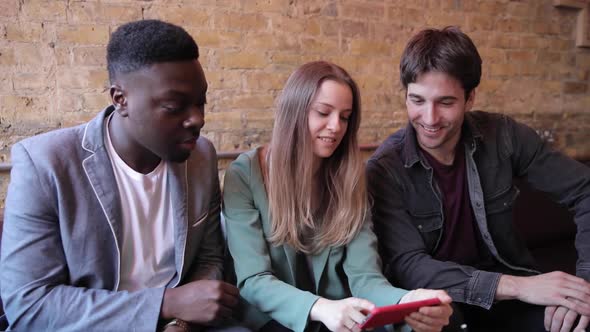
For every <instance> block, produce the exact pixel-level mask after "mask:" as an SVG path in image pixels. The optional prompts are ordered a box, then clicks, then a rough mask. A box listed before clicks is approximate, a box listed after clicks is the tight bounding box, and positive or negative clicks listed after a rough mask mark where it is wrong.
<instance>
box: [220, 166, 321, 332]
mask: <svg viewBox="0 0 590 332" xmlns="http://www.w3.org/2000/svg"><path fill="white" fill-rule="evenodd" d="M250 174H251V165H250V160H249V159H248V156H246V155H242V156H240V158H238V160H237V161H235V162H233V163H232V164H231V165H230V167H229V168H228V169H227V171H226V173H225V184H224V194H223V214H224V216H225V218H226V222H227V224H226V227H227V240H228V245H229V250H230V253H231V255H232V256H233V259H234V266H235V270H236V277H237V283H238V287H239V288H240V294H241V296H242V297H243V298H244V299H245V300H246V301H248V302H249V303H250V304H251V305H253V306H255V307H256V308H257V309H258V310H260V311H262V312H263V313H265V314H267V315H269V316H270V317H272V318H273V319H274V320H276V321H277V322H279V323H280V324H282V325H284V326H285V327H287V328H289V329H291V330H293V331H301V332H303V331H304V330H305V327H306V325H307V322H308V316H309V312H310V310H311V307H312V306H313V304H314V303H315V301H317V299H318V298H319V297H318V296H316V295H314V294H312V293H310V292H306V291H302V290H299V289H297V288H296V287H294V286H292V285H290V284H288V283H286V282H284V281H282V280H279V279H278V278H277V277H276V276H275V275H274V274H273V268H272V266H273V265H274V264H285V263H286V262H271V257H270V255H269V251H268V246H270V244H269V243H268V242H267V241H266V239H265V235H264V233H263V230H262V221H261V219H260V215H261V213H267V211H260V210H259V209H258V207H257V206H256V204H255V202H254V197H253V193H252V189H251V188H252V187H251V186H250V180H251V177H250Z"/></svg>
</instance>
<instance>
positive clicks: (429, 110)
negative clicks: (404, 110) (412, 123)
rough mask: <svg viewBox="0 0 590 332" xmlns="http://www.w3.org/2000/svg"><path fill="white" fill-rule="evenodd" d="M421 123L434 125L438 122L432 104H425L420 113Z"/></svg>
mask: <svg viewBox="0 0 590 332" xmlns="http://www.w3.org/2000/svg"><path fill="white" fill-rule="evenodd" d="M421 118H422V122H423V123H424V124H427V125H434V124H436V123H437V122H438V110H437V109H436V106H435V104H434V103H426V104H425V105H424V110H423V112H422V116H421Z"/></svg>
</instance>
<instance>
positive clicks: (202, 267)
mask: <svg viewBox="0 0 590 332" xmlns="http://www.w3.org/2000/svg"><path fill="white" fill-rule="evenodd" d="M211 148H213V147H212V146H211ZM211 158H212V159H210V160H215V158H216V154H215V150H213V152H212V154H211ZM194 176H200V175H194ZM210 176H212V177H213V178H214V181H213V187H212V188H211V190H212V192H213V193H212V196H211V201H210V203H209V210H208V213H207V217H206V221H204V222H206V226H205V227H206V228H205V232H204V233H203V237H202V240H201V242H200V247H199V252H198V255H197V258H196V260H195V262H194V263H193V266H195V269H194V271H191V272H190V273H189V278H187V280H185V281H183V283H187V282H191V281H195V280H203V279H208V280H222V279H223V252H224V246H223V236H222V233H221V220H220V214H221V192H220V189H219V175H218V172H217V167H214V169H213V172H212V173H211V175H210Z"/></svg>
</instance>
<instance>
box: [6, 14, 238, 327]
mask: <svg viewBox="0 0 590 332" xmlns="http://www.w3.org/2000/svg"><path fill="white" fill-rule="evenodd" d="M198 57H199V52H198V47H197V44H196V43H195V41H194V40H193V38H192V37H191V36H190V35H189V34H188V33H187V32H186V31H185V30H183V29H182V28H180V27H178V26H175V25H172V24H169V23H165V22H161V21H157V20H145V21H137V22H132V23H128V24H125V25H123V26H121V27H119V28H118V29H117V30H116V31H115V32H114V33H113V35H112V36H111V39H110V42H109V45H108V50H107V63H108V70H109V77H110V82H111V87H110V96H111V101H112V105H110V106H108V107H107V108H106V109H104V110H103V111H102V112H101V113H100V114H99V115H98V116H97V117H95V118H94V119H93V120H91V121H90V122H88V123H86V124H83V125H80V126H77V127H73V128H67V129H61V130H57V131H53V132H50V133H46V134H42V135H39V136H35V137H32V138H29V139H26V140H23V141H22V142H20V143H17V144H15V145H14V147H13V148H12V162H13V165H14V166H13V169H12V173H11V181H10V185H9V189H8V195H7V199H6V209H5V218H4V233H3V238H2V252H1V253H2V259H1V264H2V269H0V281H1V293H2V299H3V300H4V305H5V309H6V316H7V318H8V321H9V323H10V328H11V329H15V330H25V331H42V330H67V331H91V330H99V331H120V330H126V329H131V330H137V331H155V330H156V329H157V328H158V326H163V325H166V328H167V329H170V330H179V329H180V330H182V329H187V328H188V327H189V324H191V323H192V324H194V325H207V326H209V325H219V324H223V323H224V322H227V321H229V320H230V319H231V317H232V312H233V309H234V307H235V306H236V304H237V303H238V298H239V295H238V290H237V289H236V288H235V287H234V286H232V285H230V284H227V283H224V282H222V281H220V279H221V277H222V269H221V267H222V262H223V260H222V258H223V255H222V253H223V245H222V238H221V231H220V224H219V217H220V190H219V180H218V174H217V158H216V153H215V149H214V147H213V145H212V144H211V143H210V142H209V141H208V140H207V139H205V138H204V137H200V130H201V128H202V127H203V125H204V123H205V121H204V106H205V103H206V92H207V82H206V80H205V75H204V73H203V69H202V68H201V65H200V63H199V61H198ZM187 322H188V323H187Z"/></svg>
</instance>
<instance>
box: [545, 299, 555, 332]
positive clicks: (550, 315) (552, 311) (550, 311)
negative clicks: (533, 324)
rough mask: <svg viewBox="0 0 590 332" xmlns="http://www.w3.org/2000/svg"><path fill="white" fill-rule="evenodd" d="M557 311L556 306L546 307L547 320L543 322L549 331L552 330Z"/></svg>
mask: <svg viewBox="0 0 590 332" xmlns="http://www.w3.org/2000/svg"><path fill="white" fill-rule="evenodd" d="M555 310H557V307H556V306H554V305H552V306H547V307H545V319H544V320H543V325H544V326H545V330H547V331H550V330H551V321H552V320H553V315H554V314H555Z"/></svg>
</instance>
